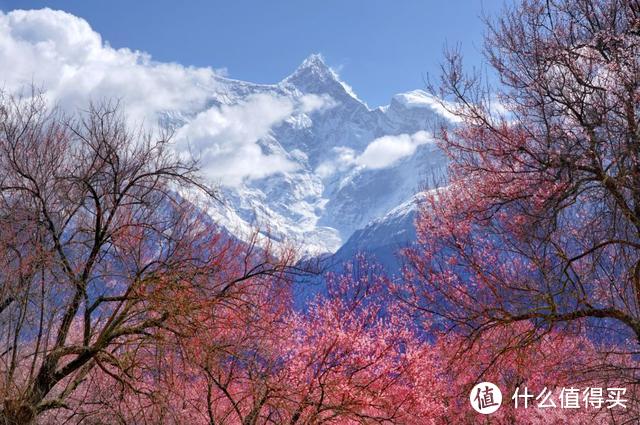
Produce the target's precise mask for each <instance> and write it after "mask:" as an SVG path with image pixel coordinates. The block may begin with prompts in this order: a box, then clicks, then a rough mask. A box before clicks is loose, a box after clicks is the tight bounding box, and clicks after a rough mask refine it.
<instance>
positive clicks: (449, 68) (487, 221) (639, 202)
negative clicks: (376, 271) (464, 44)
mask: <svg viewBox="0 0 640 425" xmlns="http://www.w3.org/2000/svg"><path fill="white" fill-rule="evenodd" d="M486 52H487V58H488V61H489V64H490V65H491V69H492V72H493V73H494V74H493V75H495V77H496V79H497V81H498V84H497V86H496V87H495V88H491V87H490V86H489V84H488V83H486V80H484V79H483V78H482V77H483V76H482V75H480V74H472V75H466V74H464V73H463V71H462V66H461V58H460V56H459V54H457V53H456V52H451V53H449V54H448V56H447V62H446V64H445V66H444V67H443V69H444V74H443V77H442V80H441V84H439V85H438V87H437V88H436V87H432V88H433V90H434V92H436V93H437V94H439V95H440V96H442V97H443V98H444V99H447V100H448V101H449V102H446V103H443V106H444V107H447V108H449V110H450V111H451V112H452V113H454V114H456V115H457V117H459V119H460V123H459V125H456V126H455V127H454V128H452V129H443V130H442V131H441V132H440V142H441V146H442V147H443V149H444V150H445V151H446V152H447V154H448V155H449V157H450V158H451V165H450V168H449V178H450V182H449V185H448V186H447V187H446V188H445V189H442V190H439V191H436V192H432V193H431V194H430V196H429V199H428V200H427V201H426V202H425V203H424V205H423V206H422V210H421V213H420V215H419V218H418V220H417V224H416V226H417V233H418V244H417V246H416V247H415V248H412V249H409V250H407V259H408V267H407V269H406V274H405V277H406V280H407V282H406V285H405V286H403V287H399V288H398V292H399V293H400V294H401V295H402V297H403V298H404V299H405V301H406V302H407V303H408V304H409V305H411V306H412V307H414V308H415V309H416V310H417V311H420V312H423V313H424V314H425V315H426V317H427V318H428V319H429V320H430V323H431V324H434V325H435V327H436V328H437V329H443V328H444V329H449V330H452V331H455V332H458V333H459V334H460V335H463V336H464V337H465V339H464V343H465V345H466V346H467V348H468V347H474V346H477V345H478V344H482V343H483V341H485V340H486V339H487V338H488V339H493V338H495V337H496V336H498V335H508V337H509V338H508V344H504V345H502V346H501V348H500V349H499V350H498V349H494V350H492V355H494V356H496V357H499V356H503V355H508V353H510V352H511V351H518V350H522V349H523V348H524V347H528V346H540V343H541V341H545V340H547V339H548V338H549V337H550V335H554V334H555V333H556V332H561V333H562V332H571V333H576V334H578V335H586V336H587V337H588V338H590V339H591V340H592V341H595V342H596V346H597V349H598V351H600V352H601V354H605V352H609V353H610V354H611V353H613V352H615V353H618V354H620V353H621V354H622V357H618V358H617V359H616V361H615V362H614V363H615V364H616V365H615V366H614V365H613V364H610V363H609V362H608V360H607V361H606V360H602V362H601V363H600V364H599V365H600V367H599V368H596V367H593V366H594V365H591V366H592V367H590V368H585V370H583V371H581V372H579V371H578V369H576V375H574V377H573V378H574V379H578V378H580V379H586V378H587V376H592V377H593V379H599V380H601V381H600V382H603V381H607V380H609V381H610V382H611V383H624V384H625V385H626V386H627V387H628V390H629V392H630V393H632V394H634V395H635V394H636V388H635V387H636V383H637V377H636V374H635V370H636V362H635V361H634V360H633V358H632V357H631V355H632V354H633V353H635V352H637V345H638V341H640V131H639V126H638V124H639V118H640V108H639V106H640V72H639V71H640V5H639V4H638V3H637V2H636V1H631V0H629V1H627V0H565V1H559V0H549V1H542V0H523V1H519V2H517V4H515V5H513V6H511V7H510V8H507V10H506V11H505V13H504V15H503V16H502V17H501V18H499V19H497V20H496V21H494V22H490V23H489V34H488V37H487V41H486ZM605 347H607V348H605ZM541 349H544V347H541ZM624 354H626V356H625V355H624ZM623 357H624V358H623ZM535 358H536V357H535V356H532V357H531V360H530V361H531V362H535ZM604 358H605V357H602V359H604ZM623 365H624V366H623ZM576 366H577V365H576ZM586 369H589V370H588V371H587V370H586ZM634 398H635V397H634Z"/></svg>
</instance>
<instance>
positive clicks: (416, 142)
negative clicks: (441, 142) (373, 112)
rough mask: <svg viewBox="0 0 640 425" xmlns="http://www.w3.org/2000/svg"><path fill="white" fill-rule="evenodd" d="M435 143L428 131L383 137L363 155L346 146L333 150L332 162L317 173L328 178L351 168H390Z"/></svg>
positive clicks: (370, 144)
mask: <svg viewBox="0 0 640 425" xmlns="http://www.w3.org/2000/svg"><path fill="white" fill-rule="evenodd" d="M426 143H433V139H432V138H431V137H430V136H429V135H428V133H427V132H426V131H418V132H417V133H414V134H406V133H405V134H398V135H389V136H382V137H379V138H377V139H374V140H373V141H372V142H371V143H369V144H368V145H367V147H366V148H365V149H364V151H363V152H362V153H361V154H359V155H358V154H357V153H356V151H355V150H353V149H352V148H349V147H346V146H338V147H335V148H333V149H332V153H333V156H332V158H331V160H329V161H325V162H323V163H321V164H320V165H318V167H317V168H316V170H315V172H316V173H317V174H318V175H319V176H320V177H321V178H326V177H329V176H331V175H333V174H335V173H337V172H340V173H344V172H345V171H346V170H348V169H349V168H353V167H361V168H367V169H371V170H376V169H380V168H386V167H390V166H392V165H393V164H395V163H396V162H397V161H398V160H400V159H402V158H404V157H407V156H411V155H413V153H414V152H415V151H416V149H417V148H418V146H420V145H423V144H426Z"/></svg>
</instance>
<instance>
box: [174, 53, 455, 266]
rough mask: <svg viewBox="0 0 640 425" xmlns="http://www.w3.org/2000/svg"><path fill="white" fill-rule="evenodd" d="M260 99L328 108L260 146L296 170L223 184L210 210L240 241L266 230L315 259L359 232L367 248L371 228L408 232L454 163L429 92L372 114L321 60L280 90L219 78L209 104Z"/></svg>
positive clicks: (298, 115) (294, 119) (295, 120)
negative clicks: (415, 208)
mask: <svg viewBox="0 0 640 425" xmlns="http://www.w3.org/2000/svg"><path fill="white" fill-rule="evenodd" d="M256 95H270V96H276V97H277V98H284V99H289V100H290V102H291V103H292V104H302V103H303V102H305V101H306V100H307V98H308V96H310V95H314V96H315V97H313V99H316V100H317V99H321V100H322V102H323V107H321V108H307V109H305V108H299V109H298V110H296V111H295V112H294V113H293V114H292V115H291V116H289V117H288V118H287V119H285V120H283V122H281V123H279V124H278V125H276V126H273V127H272V128H270V130H269V131H268V133H267V135H266V136H263V137H261V138H260V140H258V141H257V144H258V145H259V146H260V149H261V150H262V152H263V153H265V154H272V155H278V157H281V158H284V160H286V161H287V164H293V165H292V166H290V167H289V169H287V170H285V171H281V172H277V173H270V174H267V175H264V176H259V173H258V177H256V178H251V179H243V180H242V181H241V182H240V183H239V184H235V185H223V186H222V187H221V194H222V198H223V204H220V203H215V202H213V203H210V204H208V205H207V206H206V207H207V210H208V212H209V213H210V214H211V216H212V217H213V218H214V219H216V220H218V221H219V223H220V224H222V225H223V226H225V227H227V228H228V229H229V230H230V231H231V232H233V233H235V234H240V235H242V234H246V233H248V232H250V229H252V228H255V227H256V226H257V227H259V228H261V229H262V231H263V232H264V233H267V234H268V235H269V237H271V238H272V239H273V240H275V241H288V242H292V243H294V244H297V245H298V246H300V247H301V248H303V250H304V251H305V252H306V253H307V254H309V255H315V254H321V253H334V252H336V251H337V250H338V249H340V247H341V246H343V245H345V242H347V241H348V240H349V238H350V237H352V236H353V235H354V233H355V235H356V236H357V237H358V238H360V240H362V237H363V235H364V234H363V232H365V233H366V232H369V230H366V229H371V227H366V226H367V225H369V224H370V225H375V226H377V228H378V229H386V227H385V226H386V225H385V224H383V223H382V221H384V220H387V219H389V221H388V226H392V227H393V226H400V227H402V228H407V227H408V226H407V223H409V222H412V218H411V217H412V216H411V214H410V213H407V214H408V215H407V214H404V215H403V214H401V213H400V212H402V211H405V210H407V209H408V210H410V209H411V205H413V204H412V202H413V201H412V199H413V196H414V195H415V194H416V193H417V192H418V191H419V190H420V189H421V188H422V187H423V185H424V183H425V182H426V181H427V180H431V179H432V178H434V177H435V178H438V177H441V176H442V175H443V173H444V168H445V158H444V155H443V154H442V152H441V151H440V150H439V149H438V148H437V146H436V145H435V144H434V143H433V142H432V141H431V139H430V137H429V132H430V131H431V130H432V129H433V127H434V125H435V124H436V122H437V121H441V120H447V119H450V117H448V116H447V113H446V111H444V110H443V109H442V108H440V107H439V105H438V104H437V103H436V102H435V101H434V99H433V98H432V97H430V96H429V95H428V94H427V93H425V92H423V91H421V90H415V91H412V92H409V93H402V94H398V95H396V96H394V97H393V98H392V99H391V101H390V104H389V105H386V106H382V107H378V108H370V107H369V106H367V104H365V103H364V102H363V101H361V100H360V99H359V98H358V97H357V95H356V94H355V93H354V92H353V90H352V89H351V88H350V87H349V86H348V85H347V84H345V83H344V82H342V81H341V80H340V78H339V77H338V75H337V74H336V72H334V71H333V70H332V69H331V68H329V67H328V66H327V65H326V64H325V63H324V61H323V59H322V57H321V56H319V55H312V56H310V57H309V58H307V59H306V60H305V61H304V62H303V63H302V64H301V65H300V66H299V67H298V69H296V70H295V71H294V72H293V73H292V74H291V75H290V76H288V77H287V78H285V79H284V80H282V81H280V82H279V83H276V84H272V85H265V84H253V83H248V82H243V81H237V80H231V79H226V78H221V77H219V85H218V89H217V90H216V91H215V93H212V94H211V101H210V103H209V105H210V106H216V105H218V106H220V105H236V104H241V103H242V102H245V101H247V99H251V98H252V96H256ZM165 119H166V120H169V121H171V122H173V123H174V124H175V123H178V124H185V123H188V122H189V121H190V120H192V119H193V116H182V115H179V114H174V115H172V114H167V115H166V116H165ZM203 165H204V166H205V167H206V166H207V164H206V163H205V164H203ZM398 208H400V212H398V211H399V210H398ZM398 214H400V215H402V217H403V218H401V219H398V218H397V216H398ZM384 217H386V218H384ZM407 217H408V218H407ZM409 227H410V226H409ZM359 229H364V230H359ZM384 232H388V233H389V235H391V234H392V233H393V232H394V230H393V229H391V228H389V229H387V230H384ZM409 232H410V231H409ZM388 240H391V239H388ZM352 242H353V241H352ZM354 244H355V242H353V243H351V244H347V245H346V246H345V247H344V248H343V249H342V251H343V252H344V251H345V250H346V249H347V248H348V247H353V246H355V245H354ZM356 245H357V244H356Z"/></svg>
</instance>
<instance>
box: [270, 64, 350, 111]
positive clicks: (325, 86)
mask: <svg viewBox="0 0 640 425" xmlns="http://www.w3.org/2000/svg"><path fill="white" fill-rule="evenodd" d="M282 83H284V84H287V85H289V84H290V85H293V86H295V87H296V88H298V89H299V90H300V91H302V92H305V93H315V94H328V95H330V96H332V97H333V98H334V99H339V98H353V99H355V100H357V101H358V102H361V101H360V100H359V99H358V97H357V96H356V95H355V93H354V92H353V90H351V87H349V86H348V85H346V84H345V83H344V82H342V81H341V80H340V77H338V74H337V73H336V72H335V71H334V70H333V69H331V67H329V65H327V64H326V63H325V61H324V57H323V56H322V55H321V54H320V53H313V54H311V55H309V56H308V57H307V58H306V59H305V60H304V61H302V63H301V64H300V66H298V68H297V69H296V70H295V71H294V72H293V74H291V75H289V76H288V77H287V78H285V79H284V80H283V81H282Z"/></svg>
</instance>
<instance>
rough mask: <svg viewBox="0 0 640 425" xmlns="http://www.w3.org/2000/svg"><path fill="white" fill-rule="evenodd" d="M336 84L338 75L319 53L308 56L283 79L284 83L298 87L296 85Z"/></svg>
mask: <svg viewBox="0 0 640 425" xmlns="http://www.w3.org/2000/svg"><path fill="white" fill-rule="evenodd" d="M311 80H312V81H315V82H323V83H330V82H337V81H338V75H337V74H336V73H335V72H334V71H333V70H332V69H331V68H330V67H329V66H328V65H327V64H326V63H325V62H324V58H323V57H322V55H321V54H320V53H314V54H312V55H309V56H308V57H307V58H306V59H305V60H304V61H303V62H302V63H301V64H300V66H298V68H297V69H296V70H295V71H294V72H293V74H291V75H290V76H289V77H287V78H286V79H285V81H287V82H290V83H293V84H295V85H298V83H300V82H303V83H308V82H310V81H311Z"/></svg>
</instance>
